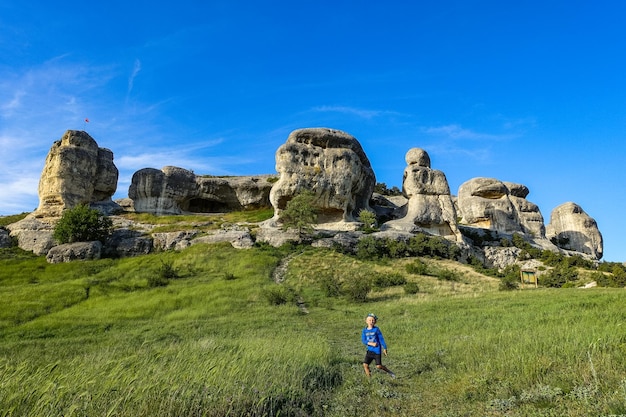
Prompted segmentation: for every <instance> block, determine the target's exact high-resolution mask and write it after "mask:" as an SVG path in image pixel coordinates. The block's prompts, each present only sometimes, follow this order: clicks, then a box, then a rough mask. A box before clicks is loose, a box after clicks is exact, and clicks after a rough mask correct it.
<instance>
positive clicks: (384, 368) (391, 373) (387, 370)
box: [376, 363, 396, 378]
mask: <svg viewBox="0 0 626 417" xmlns="http://www.w3.org/2000/svg"><path fill="white" fill-rule="evenodd" d="M376 368H378V369H380V370H381V371H385V372H387V373H388V374H389V375H391V377H392V378H395V377H396V374H394V373H393V372H391V371H390V370H389V368H387V367H386V366H385V365H383V364H382V363H381V364H378V365H376Z"/></svg>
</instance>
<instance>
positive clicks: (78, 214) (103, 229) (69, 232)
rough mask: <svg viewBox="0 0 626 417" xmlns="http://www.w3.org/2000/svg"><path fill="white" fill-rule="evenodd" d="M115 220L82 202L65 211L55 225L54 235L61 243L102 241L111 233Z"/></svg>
mask: <svg viewBox="0 0 626 417" xmlns="http://www.w3.org/2000/svg"><path fill="white" fill-rule="evenodd" d="M112 227H113V222H112V221H111V219H109V218H108V217H106V216H103V215H102V214H101V213H100V212H99V211H98V210H95V209H91V208H89V206H87V205H86V204H81V205H78V206H76V207H73V208H71V209H68V210H66V211H64V212H63V215H62V216H61V218H60V219H59V221H58V222H57V224H56V226H55V227H54V232H53V236H54V238H55V239H56V240H57V241H58V242H59V243H73V242H91V241H94V240H99V241H101V242H102V243H104V241H105V240H106V238H107V237H108V236H109V235H110V234H111V228H112Z"/></svg>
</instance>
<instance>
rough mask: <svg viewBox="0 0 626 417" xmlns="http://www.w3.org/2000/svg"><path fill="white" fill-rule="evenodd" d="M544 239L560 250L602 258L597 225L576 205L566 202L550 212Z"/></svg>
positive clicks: (600, 240)
mask: <svg viewBox="0 0 626 417" xmlns="http://www.w3.org/2000/svg"><path fill="white" fill-rule="evenodd" d="M546 237H547V238H548V239H550V240H551V241H552V243H554V244H555V245H557V246H558V247H560V248H562V249H566V250H572V251H576V252H580V253H584V254H587V255H591V256H592V257H594V258H596V259H601V258H602V252H603V243H602V234H601V233H600V230H599V229H598V224H597V223H596V221H595V220H594V219H593V218H591V217H590V216H589V215H588V214H587V213H585V211H584V210H583V209H582V207H580V206H579V205H578V204H575V203H572V202H568V203H564V204H561V205H560V206H558V207H556V208H555V209H554V210H552V213H551V214H550V223H548V225H547V226H546Z"/></svg>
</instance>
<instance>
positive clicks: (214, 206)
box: [181, 198, 233, 213]
mask: <svg viewBox="0 0 626 417" xmlns="http://www.w3.org/2000/svg"><path fill="white" fill-rule="evenodd" d="M181 209H182V210H184V211H189V212H192V213H226V212H229V211H233V208H232V207H230V206H229V205H228V204H226V203H223V202H221V201H215V200H208V199H206V198H192V199H190V200H188V201H187V202H186V203H185V204H184V205H183V207H181Z"/></svg>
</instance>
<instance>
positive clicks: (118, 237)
mask: <svg viewBox="0 0 626 417" xmlns="http://www.w3.org/2000/svg"><path fill="white" fill-rule="evenodd" d="M152 248H153V239H152V238H151V237H148V236H145V235H144V234H143V233H141V232H138V231H136V230H129V229H116V230H114V231H113V233H112V234H111V236H109V237H108V238H107V240H106V242H105V244H104V248H103V249H102V250H103V253H102V256H103V257H107V258H123V257H131V256H138V255H147V254H148V253H150V252H152Z"/></svg>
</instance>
